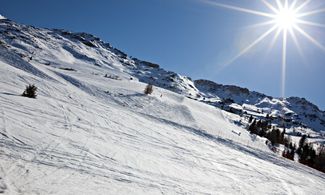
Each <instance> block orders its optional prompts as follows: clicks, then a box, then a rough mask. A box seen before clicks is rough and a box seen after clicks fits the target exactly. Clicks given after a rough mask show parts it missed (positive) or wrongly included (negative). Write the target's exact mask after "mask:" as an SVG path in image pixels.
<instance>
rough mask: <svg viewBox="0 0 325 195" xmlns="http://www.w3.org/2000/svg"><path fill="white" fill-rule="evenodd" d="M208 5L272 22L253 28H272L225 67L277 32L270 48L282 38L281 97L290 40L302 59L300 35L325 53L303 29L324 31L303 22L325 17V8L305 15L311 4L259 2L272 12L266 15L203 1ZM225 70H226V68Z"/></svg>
mask: <svg viewBox="0 0 325 195" xmlns="http://www.w3.org/2000/svg"><path fill="white" fill-rule="evenodd" d="M202 1H203V2H205V3H208V4H210V5H213V6H216V7H221V8H225V9H229V10H233V11H238V12H242V13H247V14H253V15H256V16H261V17H265V18H268V19H269V20H268V21H266V22H263V23H259V24H253V25H251V26H250V27H260V26H266V25H271V27H270V28H269V29H268V30H267V31H266V32H265V33H263V34H262V35H260V36H259V37H257V38H256V39H255V40H254V41H253V42H251V43H250V44H248V46H246V47H245V48H243V49H242V50H241V51H239V53H238V54H237V55H235V56H234V57H233V58H232V59H230V60H229V61H228V62H227V63H226V64H224V66H228V65H230V64H231V63H233V62H234V61H236V60H237V59H238V58H240V57H241V56H243V55H244V54H246V53H247V52H249V51H250V50H251V49H252V48H253V47H255V46H256V45H257V44H259V43H260V42H262V41H263V40H264V39H265V38H267V37H268V36H270V35H271V34H272V33H273V32H274V36H273V38H272V41H271V43H270V44H271V45H270V47H271V48H272V47H273V46H274V44H275V43H276V41H277V40H278V39H279V37H280V35H281V34H282V59H281V66H282V70H281V71H282V72H281V79H282V80H281V96H282V97H283V98H285V86H286V67H287V50H288V49H287V47H288V38H289V37H290V38H291V39H292V41H293V43H294V45H295V46H296V47H297V50H298V52H299V54H300V55H302V57H304V56H303V51H302V48H301V47H300V45H299V40H298V37H297V34H299V35H300V36H302V37H304V38H306V39H307V40H308V41H309V42H310V43H312V44H313V45H315V46H316V47H318V48H319V49H321V50H322V51H323V52H325V46H324V45H322V44H321V43H320V42H318V41H317V39H316V38H314V37H313V36H311V35H310V34H309V33H308V32H306V31H305V30H304V29H303V28H302V26H303V25H307V26H310V27H319V28H325V25H324V24H320V23H317V22H313V21H308V20H306V19H304V18H305V17H307V16H312V15H316V14H320V13H325V8H321V9H316V10H310V11H305V12H302V10H305V9H306V8H307V7H308V5H310V4H311V2H312V1H311V0H291V1H289V0H272V1H270V0H260V1H261V3H262V4H263V5H264V6H266V7H267V8H268V9H269V11H270V12H263V11H259V10H254V9H248V8H244V7H239V6H234V5H228V4H223V3H219V2H218V1H216V0H202ZM224 66H223V67H224Z"/></svg>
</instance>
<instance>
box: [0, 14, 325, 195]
mask: <svg viewBox="0 0 325 195" xmlns="http://www.w3.org/2000/svg"><path fill="white" fill-rule="evenodd" d="M0 31H1V33H0V41H1V42H0V52H1V56H0V76H1V80H0V117H1V118H0V148H1V149H0V155H1V158H0V193H4V194H185V193H186V194H216V193H217V194H252V193H254V194H255V193H256V194H322V193H323V186H324V185H325V177H324V174H322V173H319V172H318V171H316V170H313V169H310V168H308V167H306V166H303V165H301V164H299V163H295V162H292V161H289V160H286V159H283V158H281V157H279V156H277V155H276V154H273V153H272V152H270V150H269V149H268V147H267V146H266V145H265V139H263V138H260V137H256V136H253V135H250V134H249V133H248V132H247V131H246V130H245V129H243V128H241V127H240V126H238V125H235V124H234V121H237V120H240V117H239V116H238V115H235V114H231V113H228V112H225V111H223V110H220V109H218V108H216V107H213V106H210V105H207V104H203V103H201V102H199V101H194V100H191V99H189V98H186V97H185V96H184V95H187V96H189V97H191V98H194V97H196V98H200V96H202V92H201V91H200V90H199V89H197V88H196V87H195V86H194V83H193V81H192V80H191V79H190V78H187V77H184V76H181V75H178V74H175V73H172V72H168V71H165V70H163V69H161V68H159V67H158V66H157V65H155V64H152V63H148V62H145V61H141V60H138V59H131V58H129V57H128V56H127V55H126V54H124V53H123V52H121V51H119V50H117V49H115V48H113V47H112V46H110V45H109V44H107V43H104V42H102V41H101V40H100V39H98V38H96V37H94V36H92V35H89V34H86V33H71V32H67V31H64V30H48V29H39V28H35V27H31V26H25V25H19V24H16V23H14V22H12V21H9V20H1V22H0ZM151 77H152V78H151ZM169 78H172V79H170V80H169ZM141 81H144V82H152V83H154V84H155V85H157V86H161V87H163V88H166V89H170V90H173V91H175V92H178V93H180V94H177V93H173V92H171V91H170V90H165V89H163V88H160V87H154V92H153V94H152V95H149V96H147V95H144V94H143V89H144V88H145V85H146V84H145V83H143V82H141ZM29 83H30V84H35V85H36V86H37V87H38V97H37V99H29V98H25V97H22V96H20V94H21V93H22V92H23V90H24V88H25V85H27V84H29ZM170 86H173V87H170ZM190 93H191V95H190ZM211 100H213V97H212V98H211ZM220 100H221V99H220ZM244 106H245V105H244ZM234 107H236V108H241V106H235V105H234ZM248 107H249V108H250V109H251V110H252V111H253V110H256V106H254V105H249V106H248V105H247V108H248ZM306 181H310V182H306Z"/></svg>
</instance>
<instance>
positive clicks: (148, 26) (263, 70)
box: [0, 0, 325, 110]
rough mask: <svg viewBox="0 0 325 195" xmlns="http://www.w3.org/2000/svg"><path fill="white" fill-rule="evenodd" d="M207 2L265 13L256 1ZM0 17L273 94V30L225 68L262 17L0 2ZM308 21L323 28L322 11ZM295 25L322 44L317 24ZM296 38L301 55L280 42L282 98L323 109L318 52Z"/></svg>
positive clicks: (322, 56) (172, 7)
mask: <svg viewBox="0 0 325 195" xmlns="http://www.w3.org/2000/svg"><path fill="white" fill-rule="evenodd" d="M273 1H274V0H269V2H271V3H272V2H273ZM289 1H290V0H289ZM215 2H218V3H226V4H230V5H233V6H241V7H245V8H249V9H254V10H261V11H268V12H270V11H269V10H268V8H267V7H266V6H265V5H264V4H263V3H262V2H261V1H260V0H219V1H218V0H216V1H215ZM298 2H303V0H298ZM317 8H325V2H324V1H323V0H313V1H311V3H310V4H309V5H308V6H307V7H306V8H304V9H305V11H307V10H313V9H317ZM0 14H1V15H3V16H5V17H7V18H9V19H12V20H14V21H16V22H19V23H24V24H30V25H34V26H38V27H46V28H64V29H67V30H71V31H77V32H81V31H82V32H89V33H92V34H94V35H96V36H98V37H100V38H101V39H102V40H104V41H106V42H109V43H111V44H112V45H113V46H114V47H117V48H119V49H121V50H122V51H125V52H126V53H128V54H129V55H131V56H134V57H137V58H139V59H143V60H148V61H152V62H155V63H158V64H160V65H161V66H162V67H163V68H165V69H167V70H172V71H176V72H177V73H180V74H183V75H187V76H190V77H192V78H193V79H199V78H204V79H210V80H213V81H215V82H217V83H221V84H235V85H239V86H241V87H247V88H249V89H250V90H255V91H259V92H262V93H265V94H267V95H272V96H276V97H280V96H281V56H282V49H281V48H282V38H281V37H280V38H279V39H278V40H277V41H276V42H275V45H274V47H272V48H271V47H270V43H271V42H272V37H273V34H274V33H272V34H270V35H269V36H268V37H266V38H265V39H264V40H263V41H261V42H260V43H259V44H258V45H257V46H256V47H254V48H253V49H252V50H250V51H249V52H247V53H246V54H245V55H243V56H242V57H240V58H239V59H237V60H236V61H234V62H233V63H231V64H230V65H227V66H225V64H226V62H228V61H229V60H230V59H231V58H233V57H234V56H236V55H237V54H238V53H239V52H240V51H241V50H242V49H244V48H245V47H246V46H248V45H249V44H250V43H252V42H254V40H256V38H258V37H259V36H260V35H262V34H263V33H264V32H266V31H267V30H268V29H269V28H270V26H262V27H252V26H251V25H253V24H256V23H258V22H263V21H267V20H266V18H265V17H261V16H257V15H251V14H248V13H242V12H237V11H234V10H230V9H226V8H221V7H217V6H214V5H212V4H208V3H205V2H204V0H93V1H86V0H52V1H49V0H1V6H0ZM308 19H309V20H311V21H315V22H317V23H322V24H325V14H324V13H320V14H318V15H315V16H311V17H309V18H308ZM301 27H302V29H304V30H305V31H306V32H308V33H309V34H310V35H311V36H312V37H313V38H314V39H315V40H317V41H318V43H320V44H322V45H325V28H324V26H323V27H311V26H309V25H303V26H301ZM297 39H298V43H299V45H300V46H301V49H302V52H303V54H304V58H303V57H301V56H300V55H299V52H298V50H297V49H296V46H295V44H294V42H293V41H292V39H290V38H288V55H287V70H286V88H285V95H286V96H299V97H305V98H307V99H308V100H310V101H311V102H313V103H315V104H316V105H318V106H319V107H320V108H321V109H322V110H324V109H325V86H324V85H325V75H324V74H325V51H322V50H321V49H320V48H319V47H316V46H315V45H314V44H312V43H311V42H310V41H309V40H308V39H306V38H305V37H303V36H302V35H300V34H299V33H297Z"/></svg>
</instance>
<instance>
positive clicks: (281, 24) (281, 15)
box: [274, 7, 298, 30]
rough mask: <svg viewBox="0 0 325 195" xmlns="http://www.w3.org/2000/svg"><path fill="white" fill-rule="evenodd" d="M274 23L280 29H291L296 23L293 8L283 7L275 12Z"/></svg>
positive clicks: (296, 17) (296, 15) (295, 13)
mask: <svg viewBox="0 0 325 195" xmlns="http://www.w3.org/2000/svg"><path fill="white" fill-rule="evenodd" d="M274 23H275V25H276V26H277V27H278V28H279V29H281V30H291V29H293V28H294V26H296V25H297V24H298V13H297V12H296V11H295V10H294V9H290V8H288V7H284V8H282V9H280V10H279V11H278V13H276V14H275V16H274Z"/></svg>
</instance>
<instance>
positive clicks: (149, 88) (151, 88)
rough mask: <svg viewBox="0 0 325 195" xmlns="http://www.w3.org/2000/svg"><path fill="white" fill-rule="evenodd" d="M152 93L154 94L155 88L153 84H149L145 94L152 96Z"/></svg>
mask: <svg viewBox="0 0 325 195" xmlns="http://www.w3.org/2000/svg"><path fill="white" fill-rule="evenodd" d="M152 92H153V86H152V84H148V85H147V86H146V88H145V89H144V94H146V95H150V94H152Z"/></svg>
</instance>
